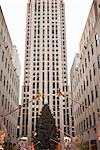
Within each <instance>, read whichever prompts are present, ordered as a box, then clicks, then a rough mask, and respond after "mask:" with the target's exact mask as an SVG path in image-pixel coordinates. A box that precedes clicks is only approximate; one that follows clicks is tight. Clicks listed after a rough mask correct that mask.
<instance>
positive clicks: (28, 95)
mask: <svg viewBox="0 0 100 150" xmlns="http://www.w3.org/2000/svg"><path fill="white" fill-rule="evenodd" d="M64 9H65V8H64V2H63V0H42V1H41V0H38V1H37V0H29V2H28V4H27V21H26V22H27V24H26V46H25V71H24V85H23V91H22V105H23V109H22V112H21V116H22V118H21V125H22V128H21V133H20V134H21V135H26V136H29V137H31V135H32V131H34V130H35V126H36V119H37V117H38V115H39V113H40V111H41V108H42V106H43V105H44V103H45V102H48V104H49V106H50V109H51V112H52V114H53V116H54V118H55V120H56V126H57V127H59V128H62V131H65V132H67V131H69V126H66V125H67V118H66V110H65V107H69V106H68V104H67V103H68V100H67V101H66V102H65V98H63V97H58V98H57V96H56V93H57V89H59V88H60V89H61V90H62V91H63V92H65V93H66V91H67V84H68V83H67V65H66V62H67V57H66V38H65V36H66V34H65V12H64ZM37 91H39V92H40V93H41V94H42V100H41V101H36V100H35V99H34V97H35V95H36V93H37ZM30 100H33V101H32V102H31V103H28V104H27V105H25V103H27V102H29V101H30ZM66 104H67V105H66ZM66 127H67V128H66ZM63 136H64V133H63V132H61V137H63Z"/></svg>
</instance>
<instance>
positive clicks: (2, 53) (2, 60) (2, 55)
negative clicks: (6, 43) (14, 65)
mask: <svg viewBox="0 0 100 150" xmlns="http://www.w3.org/2000/svg"><path fill="white" fill-rule="evenodd" d="M3 61H4V51H2V62H3Z"/></svg>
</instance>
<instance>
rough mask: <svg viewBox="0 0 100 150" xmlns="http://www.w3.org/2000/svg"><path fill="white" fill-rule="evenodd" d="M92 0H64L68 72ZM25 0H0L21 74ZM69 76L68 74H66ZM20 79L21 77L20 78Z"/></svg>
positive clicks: (77, 50)
mask: <svg viewBox="0 0 100 150" xmlns="http://www.w3.org/2000/svg"><path fill="white" fill-rule="evenodd" d="M92 1H93V0H65V11H66V18H65V19H66V39H67V41H66V44H67V58H68V60H67V62H68V74H69V71H70V68H71V65H72V61H73V59H74V56H75V53H76V52H79V41H80V39H81V35H82V32H83V29H84V26H85V22H86V20H87V16H88V13H89V10H90V6H91V4H92ZM26 4H27V0H9V1H8V0H0V5H1V7H2V10H3V13H4V17H5V20H6V23H7V26H8V29H9V32H10V35H11V39H12V42H13V44H14V45H16V46H17V49H18V53H19V58H20V63H21V67H22V68H21V69H22V74H23V66H24V65H23V64H24V47H25V28H26ZM68 76H69V75H68ZM21 80H22V79H21Z"/></svg>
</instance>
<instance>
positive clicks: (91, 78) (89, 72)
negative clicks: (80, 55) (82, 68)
mask: <svg viewBox="0 0 100 150" xmlns="http://www.w3.org/2000/svg"><path fill="white" fill-rule="evenodd" d="M89 74H90V81H92V75H91V70H90V71H89Z"/></svg>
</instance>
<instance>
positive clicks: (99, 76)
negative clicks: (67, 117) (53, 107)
mask: <svg viewBox="0 0 100 150" xmlns="http://www.w3.org/2000/svg"><path fill="white" fill-rule="evenodd" d="M70 76H71V91H72V98H73V100H75V101H78V103H74V105H73V106H74V112H75V118H74V119H75V129H76V135H80V136H81V138H82V139H83V140H84V141H85V142H87V143H88V144H89V146H90V147H91V149H93V150H94V149H100V141H99V137H100V0H94V1H93V3H92V6H91V9H90V12H89V15H88V18H87V22H86V25H85V28H84V31H83V34H82V37H81V41H80V54H77V55H76V56H75V59H74V62H73V66H72V68H71V72H70ZM79 103H80V104H79Z"/></svg>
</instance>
